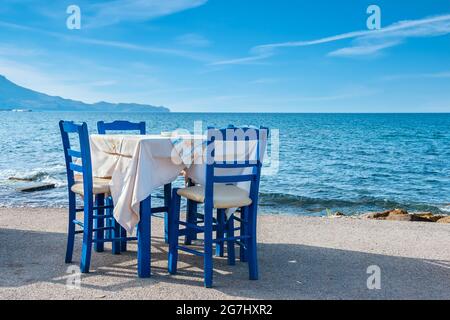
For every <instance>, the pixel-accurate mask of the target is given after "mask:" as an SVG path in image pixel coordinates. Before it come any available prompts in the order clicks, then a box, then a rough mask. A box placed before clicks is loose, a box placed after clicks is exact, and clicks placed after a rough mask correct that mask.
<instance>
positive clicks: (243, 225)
mask: <svg viewBox="0 0 450 320" xmlns="http://www.w3.org/2000/svg"><path fill="white" fill-rule="evenodd" d="M247 219H248V207H244V208H241V223H240V224H241V230H240V231H239V232H240V235H241V237H242V236H245V235H247V222H246V221H247ZM241 244H243V245H244V246H245V248H244V246H242V245H241V246H240V249H239V259H240V260H241V262H247V261H248V259H247V248H248V241H247V239H241Z"/></svg>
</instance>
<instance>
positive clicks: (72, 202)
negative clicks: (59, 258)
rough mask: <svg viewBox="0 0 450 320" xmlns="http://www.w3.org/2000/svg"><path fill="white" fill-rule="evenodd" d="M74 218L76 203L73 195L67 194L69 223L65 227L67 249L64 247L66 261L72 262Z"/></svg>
mask: <svg viewBox="0 0 450 320" xmlns="http://www.w3.org/2000/svg"><path fill="white" fill-rule="evenodd" d="M75 219H76V203H75V195H73V194H71V195H69V223H68V229H67V249H66V260H65V261H66V263H72V255H73V246H74V242H75V223H73V220H75Z"/></svg>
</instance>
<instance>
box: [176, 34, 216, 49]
mask: <svg viewBox="0 0 450 320" xmlns="http://www.w3.org/2000/svg"><path fill="white" fill-rule="evenodd" d="M175 40H176V42H177V43H178V44H181V45H183V46H189V47H208V46H209V45H211V41H209V40H208V39H206V38H205V37H204V36H202V35H201V34H197V33H187V34H183V35H181V36H179V37H177V38H176V39H175Z"/></svg>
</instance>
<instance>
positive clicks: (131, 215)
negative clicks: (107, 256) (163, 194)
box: [90, 134, 265, 233]
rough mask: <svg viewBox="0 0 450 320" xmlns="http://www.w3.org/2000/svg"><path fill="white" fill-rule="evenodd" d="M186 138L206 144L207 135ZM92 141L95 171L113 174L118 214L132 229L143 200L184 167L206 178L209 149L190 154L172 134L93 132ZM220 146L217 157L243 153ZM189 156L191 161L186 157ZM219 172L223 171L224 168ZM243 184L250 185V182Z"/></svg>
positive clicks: (195, 177) (191, 174)
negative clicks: (206, 160)
mask: <svg viewBox="0 0 450 320" xmlns="http://www.w3.org/2000/svg"><path fill="white" fill-rule="evenodd" d="M182 139H183V140H184V141H191V142H192V143H193V144H196V145H197V146H198V145H203V149H204V148H205V146H204V145H205V144H204V140H205V137H204V136H194V135H189V136H187V135H185V136H182ZM90 143H91V157H92V171H93V175H94V176H95V177H108V178H111V183H110V189H111V196H112V198H113V201H114V217H115V218H116V220H117V221H118V222H119V224H120V225H122V226H123V227H124V228H125V229H126V230H127V231H128V232H129V233H132V232H133V230H134V228H135V227H136V225H137V224H138V223H139V207H140V202H141V201H143V200H145V199H146V198H148V197H149V196H150V195H151V194H152V193H153V192H154V191H155V190H156V189H157V188H159V187H161V186H164V185H166V184H168V183H171V182H173V181H175V180H176V179H177V177H178V176H179V175H180V173H181V171H182V170H183V169H186V171H187V175H188V177H189V178H191V179H193V180H194V181H195V182H196V183H200V184H204V182H205V161H201V159H200V157H203V156H204V154H205V153H204V152H203V154H202V152H198V149H199V148H191V150H195V151H192V152H195V153H196V154H195V155H193V156H192V157H188V156H187V155H186V148H185V149H184V151H182V150H181V149H180V148H179V146H177V144H176V143H174V141H173V139H171V137H163V136H161V135H144V136H143V135H98V134H93V135H91V136H90ZM216 149H217V150H219V151H217V154H216V158H217V156H220V157H222V156H223V155H225V158H227V159H228V158H230V156H233V157H238V159H239V158H242V157H243V156H242V155H240V156H239V154H240V153H241V152H239V151H236V148H235V147H234V146H233V147H232V148H231V147H230V148H217V147H216ZM256 149H257V148H256V147H255V144H253V145H252V146H251V147H250V148H249V149H246V150H247V152H249V153H250V154H252V155H253V157H254V155H255V154H256ZM220 150H224V151H223V152H222V151H220ZM264 150H265V148H264ZM197 153H198V154H197ZM245 153H246V152H244V154H245ZM262 154H264V153H262ZM188 158H190V160H189V161H187V160H186V159H188ZM191 160H192V161H191ZM185 162H186V163H185ZM187 162H189V163H187ZM223 170H224V169H222V171H223ZM246 170H248V169H246ZM246 170H242V169H233V170H232V171H231V172H230V171H227V174H228V175H229V174H246V173H248V172H245V171H246ZM216 173H217V174H221V172H220V170H219V171H218V172H216ZM241 187H243V188H246V189H248V187H249V184H243V185H241Z"/></svg>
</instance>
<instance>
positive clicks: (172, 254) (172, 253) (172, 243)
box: [168, 189, 181, 274]
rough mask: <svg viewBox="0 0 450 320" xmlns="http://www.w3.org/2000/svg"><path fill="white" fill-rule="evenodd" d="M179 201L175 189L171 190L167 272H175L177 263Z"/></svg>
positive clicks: (179, 198)
mask: <svg viewBox="0 0 450 320" xmlns="http://www.w3.org/2000/svg"><path fill="white" fill-rule="evenodd" d="M180 202H181V197H180V196H179V195H178V194H177V190H176V189H174V190H173V194H172V204H171V206H170V212H169V227H170V230H169V258H168V261H169V273H170V274H176V273H177V263H178V248H177V246H178V231H179V224H180Z"/></svg>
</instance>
